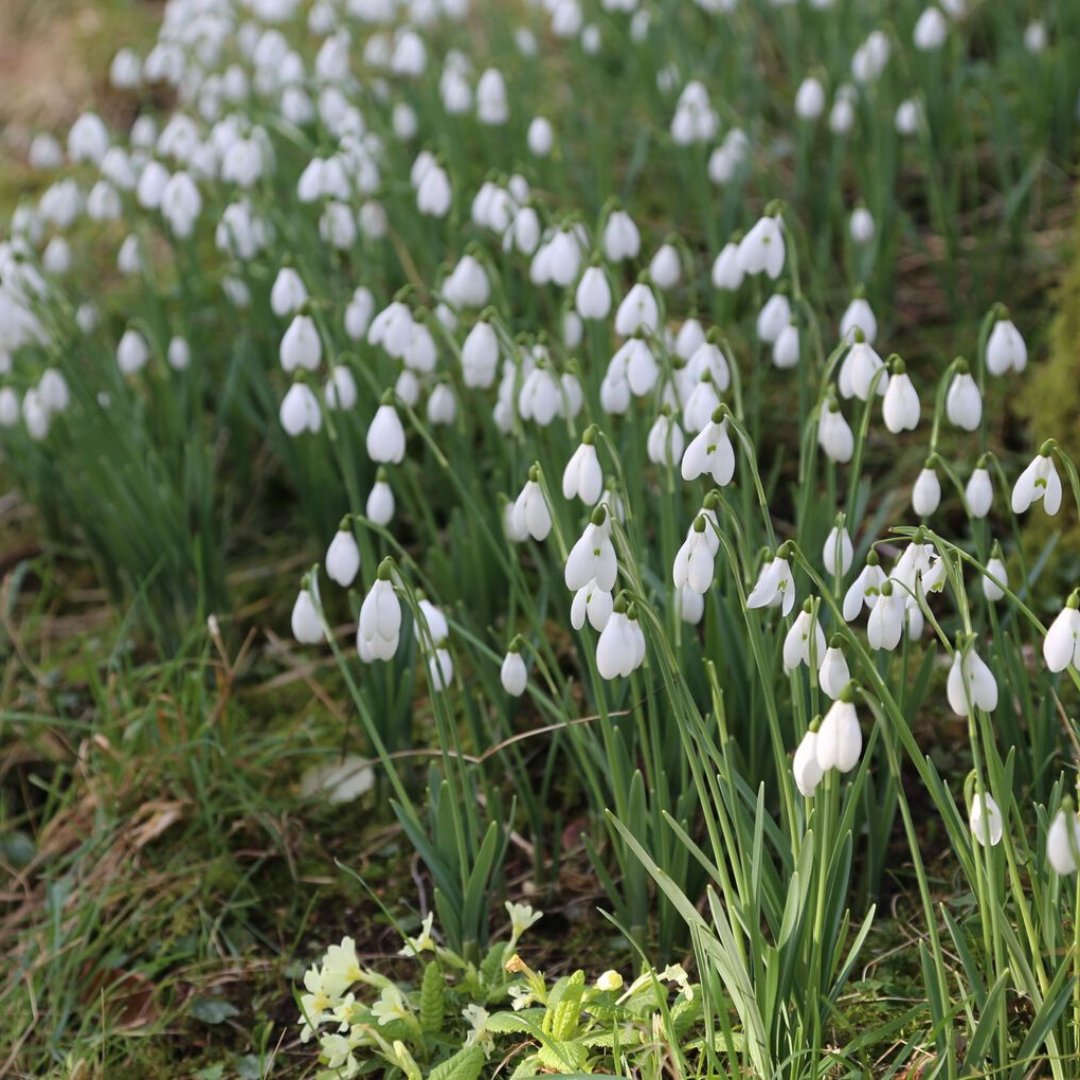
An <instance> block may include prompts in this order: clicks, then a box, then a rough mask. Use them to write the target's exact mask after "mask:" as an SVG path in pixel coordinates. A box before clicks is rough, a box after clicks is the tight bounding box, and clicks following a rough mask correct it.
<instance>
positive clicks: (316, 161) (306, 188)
mask: <svg viewBox="0 0 1080 1080" xmlns="http://www.w3.org/2000/svg"><path fill="white" fill-rule="evenodd" d="M324 168H325V162H324V161H323V160H322V158H318V157H314V158H312V159H311V160H310V161H309V162H308V163H307V165H305V166H304V168H303V170H302V171H301V173H300V178H299V180H297V182H296V197H297V198H298V199H299V200H300V202H302V203H313V202H316V201H317V200H318V199H321V198H322V197H323V195H324V191H323V171H324Z"/></svg>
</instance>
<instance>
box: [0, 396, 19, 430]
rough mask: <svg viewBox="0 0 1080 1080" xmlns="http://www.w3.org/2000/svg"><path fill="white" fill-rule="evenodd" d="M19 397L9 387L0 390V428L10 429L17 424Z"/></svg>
mask: <svg viewBox="0 0 1080 1080" xmlns="http://www.w3.org/2000/svg"><path fill="white" fill-rule="evenodd" d="M19 407H20V403H19V395H18V393H17V392H16V391H15V390H14V389H13V388H12V387H10V386H5V387H2V388H0V427H4V428H11V427H14V426H15V425H16V424H17V423H18V422H19Z"/></svg>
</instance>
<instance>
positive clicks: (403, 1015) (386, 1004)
mask: <svg viewBox="0 0 1080 1080" xmlns="http://www.w3.org/2000/svg"><path fill="white" fill-rule="evenodd" d="M371 1011H372V1013H374V1014H375V1016H376V1018H377V1019H378V1021H379V1026H380V1027H383V1026H385V1025H386V1024H392V1023H393V1022H394V1021H395V1020H408V1019H409V1016H410V1013H409V1006H408V1005H406V1004H405V998H404V997H402V994H401V991H400V990H399V989H398V988H397V987H396V986H384V987H383V992H382V993H381V994H380V995H379V1000H378V1001H376V1002H375V1004H374V1005H372V1006H371Z"/></svg>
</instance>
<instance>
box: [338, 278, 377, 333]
mask: <svg viewBox="0 0 1080 1080" xmlns="http://www.w3.org/2000/svg"><path fill="white" fill-rule="evenodd" d="M374 314H375V297H373V296H372V295H371V290H370V289H366V288H364V286H363V285H361V286H360V287H359V288H358V289H357V290H356V292H354V293H353V295H352V299H351V300H350V301H349V304H348V307H346V308H345V320H344V321H345V333H346V334H347V335H348V337H349V340H350V341H360V340H361V339H362V338H363V336H364V335H365V334H366V333H367V329H368V326H370V324H371V317H372V315H374Z"/></svg>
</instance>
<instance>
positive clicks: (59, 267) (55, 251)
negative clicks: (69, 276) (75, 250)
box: [41, 236, 71, 277]
mask: <svg viewBox="0 0 1080 1080" xmlns="http://www.w3.org/2000/svg"><path fill="white" fill-rule="evenodd" d="M41 268H42V269H43V270H44V271H45V273H46V274H53V275H55V276H56V277H60V276H62V275H64V274H66V273H67V272H68V271H69V270H70V269H71V246H70V245H69V244H68V242H67V241H66V240H65V239H64V238H63V237H62V236H54V237H53V238H52V239H51V240H50V241H49V243H48V244H47V245H46V247H45V250H44V251H43V252H42V255H41Z"/></svg>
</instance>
